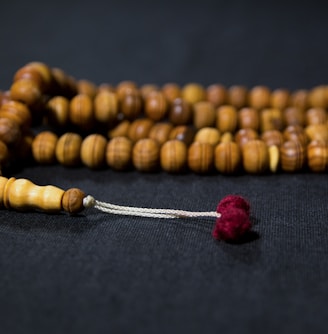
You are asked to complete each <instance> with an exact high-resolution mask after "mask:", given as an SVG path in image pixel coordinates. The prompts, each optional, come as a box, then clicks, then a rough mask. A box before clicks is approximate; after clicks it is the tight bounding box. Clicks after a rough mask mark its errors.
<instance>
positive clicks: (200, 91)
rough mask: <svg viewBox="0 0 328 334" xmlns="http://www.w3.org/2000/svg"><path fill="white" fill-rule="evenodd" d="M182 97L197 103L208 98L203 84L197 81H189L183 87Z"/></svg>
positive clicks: (189, 101)
mask: <svg viewBox="0 0 328 334" xmlns="http://www.w3.org/2000/svg"><path fill="white" fill-rule="evenodd" d="M182 97H183V98H184V99H185V100H186V101H187V102H188V103H189V104H195V103H197V102H200V101H204V100H205V99H206V93H205V89H204V87H203V86H201V85H200V84H197V83H189V84H187V85H185V86H184V87H183V88H182Z"/></svg>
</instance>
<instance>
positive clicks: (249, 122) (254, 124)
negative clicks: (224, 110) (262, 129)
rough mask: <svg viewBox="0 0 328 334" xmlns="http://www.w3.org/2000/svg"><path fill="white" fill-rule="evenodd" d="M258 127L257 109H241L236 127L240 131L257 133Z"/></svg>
mask: <svg viewBox="0 0 328 334" xmlns="http://www.w3.org/2000/svg"><path fill="white" fill-rule="evenodd" d="M259 125H260V116H259V112H258V110H257V109H254V108H242V109H240V110H239V112H238V127H239V128H240V129H247V128H249V129H253V130H255V131H258V129H259Z"/></svg>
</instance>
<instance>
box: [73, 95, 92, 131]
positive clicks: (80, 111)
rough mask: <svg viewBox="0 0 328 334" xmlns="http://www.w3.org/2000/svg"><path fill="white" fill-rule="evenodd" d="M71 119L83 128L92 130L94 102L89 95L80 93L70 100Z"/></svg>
mask: <svg viewBox="0 0 328 334" xmlns="http://www.w3.org/2000/svg"><path fill="white" fill-rule="evenodd" d="M69 116H70V120H71V122H72V124H74V125H76V126H78V127H79V128H80V129H83V130H90V129H91V128H92V126H93V123H94V114H93V102H92V99H91V97H90V96H89V95H86V94H78V95H76V96H75V97H73V99H72V100H71V102H70V114H69Z"/></svg>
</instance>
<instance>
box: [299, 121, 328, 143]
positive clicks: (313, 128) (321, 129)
mask: <svg viewBox="0 0 328 334" xmlns="http://www.w3.org/2000/svg"><path fill="white" fill-rule="evenodd" d="M305 133H306V135H307V137H308V138H309V140H310V141H312V140H320V141H325V142H327V143H328V123H327V124H312V125H308V126H307V127H306V128H305Z"/></svg>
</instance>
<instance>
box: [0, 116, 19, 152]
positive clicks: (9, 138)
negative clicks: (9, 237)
mask: <svg viewBox="0 0 328 334" xmlns="http://www.w3.org/2000/svg"><path fill="white" fill-rule="evenodd" d="M21 137H22V132H21V129H20V126H19V124H18V123H17V122H16V121H14V120H13V119H10V118H5V117H3V118H0V140H1V141H3V142H4V143H5V144H7V145H8V146H11V145H14V144H15V143H17V142H18V141H19V140H20V139H21Z"/></svg>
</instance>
